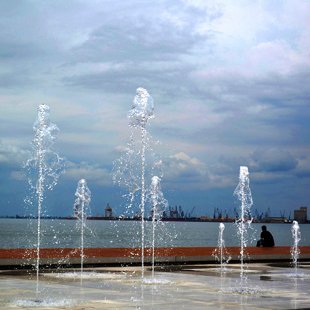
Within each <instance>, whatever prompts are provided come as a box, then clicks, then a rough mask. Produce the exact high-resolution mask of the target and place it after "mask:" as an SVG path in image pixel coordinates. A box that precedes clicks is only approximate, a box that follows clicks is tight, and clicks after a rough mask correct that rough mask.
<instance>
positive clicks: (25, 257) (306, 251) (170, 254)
mask: <svg viewBox="0 0 310 310" xmlns="http://www.w3.org/2000/svg"><path fill="white" fill-rule="evenodd" d="M299 249H300V256H299V258H300V259H301V260H306V259H310V246H301V247H300V248H299ZM214 250H215V248H213V247H178V248H156V249H155V256H156V263H191V262H200V263H201V262H205V263H211V262H214V261H215V259H214V256H213V253H214ZM290 250H291V248H290V247H288V246H278V247H273V248H257V247H248V248H246V255H248V256H249V259H248V261H272V260H290V259H291V253H290ZM226 252H227V253H228V255H229V256H231V259H232V260H233V261H237V260H239V253H240V248H238V247H227V248H226ZM144 254H145V262H146V263H149V262H151V256H152V249H151V248H145V253H144ZM80 255H81V251H80V249H71V248H64V249H57V248H52V249H41V250H40V264H42V265H55V264H56V265H75V264H79V263H80ZM84 255H85V259H84V263H85V264H103V265H106V264H107V265H109V264H138V263H140V261H141V249H140V248H86V249H84ZM36 257H37V251H36V249H0V266H31V265H33V264H35V262H36Z"/></svg>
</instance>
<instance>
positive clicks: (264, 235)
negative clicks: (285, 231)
mask: <svg viewBox="0 0 310 310" xmlns="http://www.w3.org/2000/svg"><path fill="white" fill-rule="evenodd" d="M256 246H262V247H273V246H274V240H273V236H272V234H271V233H270V232H269V231H268V230H267V227H266V226H265V225H263V226H262V232H261V234H260V240H258V241H257V245H256Z"/></svg>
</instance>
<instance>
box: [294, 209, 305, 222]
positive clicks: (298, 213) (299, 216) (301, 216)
mask: <svg viewBox="0 0 310 310" xmlns="http://www.w3.org/2000/svg"><path fill="white" fill-rule="evenodd" d="M294 220H295V221H297V222H298V223H307V220H308V214H307V207H300V208H299V209H298V210H294Z"/></svg>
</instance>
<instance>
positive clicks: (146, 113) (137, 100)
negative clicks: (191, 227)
mask: <svg viewBox="0 0 310 310" xmlns="http://www.w3.org/2000/svg"><path fill="white" fill-rule="evenodd" d="M153 117H154V103H153V98H152V97H151V96H150V94H149V93H148V91H147V90H146V89H144V88H142V87H139V88H137V91H136V96H135V97H134V100H133V104H132V108H131V110H130V111H129V113H128V118H129V125H130V126H132V127H138V128H139V129H140V132H141V150H140V160H141V202H140V211H141V277H142V279H143V278H144V247H145V245H144V219H145V149H146V124H147V121H148V120H149V119H151V118H153Z"/></svg>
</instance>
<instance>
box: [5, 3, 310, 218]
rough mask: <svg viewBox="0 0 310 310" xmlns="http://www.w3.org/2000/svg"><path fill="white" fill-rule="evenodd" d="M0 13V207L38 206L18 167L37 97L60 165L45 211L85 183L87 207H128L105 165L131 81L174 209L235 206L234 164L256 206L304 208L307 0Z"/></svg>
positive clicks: (121, 134)
mask: <svg viewBox="0 0 310 310" xmlns="http://www.w3.org/2000/svg"><path fill="white" fill-rule="evenodd" d="M0 15H1V18H0V25H1V30H0V43H1V51H0V64H1V70H0V215H15V214H19V215H23V214H29V212H32V213H34V212H35V208H36V205H35V203H34V204H33V205H32V206H31V205H26V204H25V202H24V199H25V198H26V197H27V195H29V187H28V184H27V179H26V177H25V173H24V169H23V168H22V167H23V164H24V163H25V161H26V160H27V159H28V157H29V151H30V149H31V141H32V139H33V131H32V126H33V123H34V121H35V119H36V115H37V107H38V106H39V104H40V103H43V102H44V103H46V104H47V105H49V106H50V109H51V115H50V117H51V120H52V122H54V123H55V124H56V125H57V126H58V127H59V129H60V133H59V135H58V138H57V140H56V142H55V150H56V151H57V152H58V153H59V154H60V155H61V156H63V157H64V158H65V159H66V161H67V167H66V171H65V173H64V174H63V175H62V176H61V177H60V179H59V182H58V184H57V186H56V187H55V189H54V190H53V191H52V192H48V193H46V199H45V202H44V210H45V214H46V215H52V216H55V215H60V216H65V215H70V214H72V213H73V204H74V199H75V197H74V193H75V190H76V184H77V182H78V181H79V179H81V178H85V179H86V180H87V183H88V186H89V189H90V190H91V192H92V201H91V204H90V207H91V209H92V213H93V214H100V213H101V212H102V210H103V208H104V207H105V205H106V204H107V203H108V202H109V203H110V204H111V205H112V206H113V207H114V208H115V211H116V212H117V213H118V214H121V213H122V212H124V210H125V208H126V204H127V201H126V199H125V198H124V196H123V195H124V194H126V192H125V191H124V190H123V189H122V188H120V187H118V186H117V185H115V184H113V180H112V170H113V162H114V161H115V160H117V159H118V158H119V157H120V156H121V152H122V151H123V150H124V149H125V148H126V145H127V143H128V141H129V130H128V119H127V114H128V111H129V110H130V108H131V105H132V100H133V98H134V96H135V92H136V89H137V88H138V87H144V88H146V89H147V90H148V92H149V93H150V95H151V96H152V97H153V99H154V106H155V118H154V119H152V120H150V121H149V124H148V126H147V129H148V131H149V133H150V134H151V135H152V137H153V138H154V140H158V141H159V142H160V143H159V144H158V145H155V146H154V151H156V152H157V153H158V154H160V156H161V160H162V170H163V172H164V173H163V176H162V183H161V185H162V191H163V193H164V195H165V198H166V199H167V200H168V202H169V204H170V205H171V206H175V205H181V206H182V207H183V208H184V209H186V210H190V209H191V208H192V207H193V206H195V212H197V214H201V215H212V214H213V210H214V209H215V208H219V209H222V210H225V209H227V210H228V212H229V213H230V214H232V213H233V212H234V211H233V210H234V208H235V207H238V202H237V201H236V199H235V198H234V197H233V192H234V189H235V187H236V186H237V184H238V176H239V167H240V166H248V167H249V172H250V187H251V191H252V196H253V201H254V204H253V208H252V211H253V212H255V209H258V210H259V211H260V212H264V211H265V210H267V209H268V208H270V210H271V214H272V215H275V216H276V215H279V214H280V212H286V214H287V215H288V214H289V213H290V212H291V213H292V214H293V210H295V209H297V208H299V207H300V206H309V205H310V195H309V184H310V130H309V127H310V122H309V120H310V115H309V114H310V109H309V98H310V89H309V87H308V85H309V83H310V57H309V50H310V23H309V15H310V2H309V1H306V0H286V1H285V0H276V1H268V0H262V1H248V0H237V1H220V0H218V1H201V0H169V1H168V0H162V1H158V2H156V3H152V2H148V1H140V0H132V1H130V3H125V2H124V1H110V0H104V1H97V0H92V1H79V0H73V1H66V2H62V1H56V2H55V1H49V0H48V1H44V2H40V1H30V0H20V1H2V2H0ZM147 182H150V180H147ZM136 207H137V208H138V206H136Z"/></svg>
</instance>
